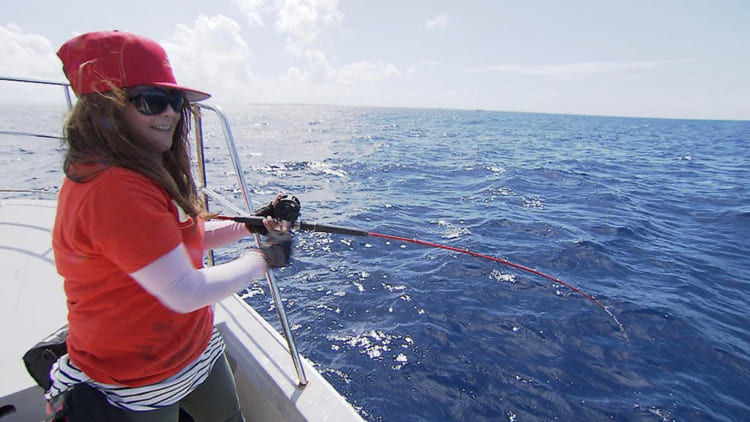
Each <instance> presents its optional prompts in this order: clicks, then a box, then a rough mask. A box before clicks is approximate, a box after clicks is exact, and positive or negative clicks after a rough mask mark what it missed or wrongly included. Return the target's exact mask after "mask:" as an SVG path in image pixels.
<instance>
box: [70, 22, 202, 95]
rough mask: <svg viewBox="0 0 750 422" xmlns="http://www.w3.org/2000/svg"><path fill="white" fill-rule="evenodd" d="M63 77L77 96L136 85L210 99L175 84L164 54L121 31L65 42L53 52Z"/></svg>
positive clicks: (153, 44)
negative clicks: (55, 53) (59, 61)
mask: <svg viewBox="0 0 750 422" xmlns="http://www.w3.org/2000/svg"><path fill="white" fill-rule="evenodd" d="M57 56H58V57H60V60H62V62H63V70H64V71H65V76H66V77H67V78H68V81H70V86H71V88H73V92H75V94H76V95H77V96H81V95H83V94H91V93H94V92H106V91H111V90H112V89H113V88H128V87H133V86H136V85H153V86H159V87H164V88H171V89H178V90H180V91H183V92H185V96H186V97H187V99H188V100H189V101H201V100H205V99H207V98H209V97H211V95H210V94H207V93H205V92H202V91H197V90H195V89H191V88H186V87H184V86H180V85H177V81H175V78H174V74H173V73H172V66H171V65H170V64H169V58H168V57H167V52H166V51H164V49H163V48H162V47H161V46H160V45H159V44H157V43H156V42H155V41H153V40H150V39H148V38H146V37H142V36H140V35H135V34H130V33H127V32H122V31H100V32H89V33H87V34H83V35H79V36H77V37H75V38H72V39H70V40H68V41H67V42H66V43H65V44H63V45H62V47H60V50H58V51H57Z"/></svg>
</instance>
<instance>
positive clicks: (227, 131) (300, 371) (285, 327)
mask: <svg viewBox="0 0 750 422" xmlns="http://www.w3.org/2000/svg"><path fill="white" fill-rule="evenodd" d="M199 108H205V109H208V110H211V111H213V112H214V113H216V115H217V116H218V117H219V121H220V122H221V127H222V130H223V132H224V139H225V140H226V143H227V148H228V149H229V154H230V155H231V157H232V165H233V166H234V171H235V174H236V175H237V182H238V184H239V187H240V190H241V191H242V197H243V198H244V200H245V207H246V208H247V211H248V212H249V213H250V214H253V212H254V208H253V204H252V201H251V200H250V195H249V193H248V188H247V183H246V182H245V176H244V173H243V170H242V165H241V163H240V159H239V154H238V153H237V147H236V145H235V143H234V137H233V135H232V129H231V127H230V126H229V121H228V120H227V118H226V117H225V116H224V113H223V112H222V111H221V109H220V108H219V107H218V106H210V105H207V104H199ZM204 186H205V183H204ZM254 236H255V243H256V244H257V245H258V246H260V237H259V236H258V235H257V234H255V235H254ZM266 280H267V281H268V286H269V289H270V290H271V296H272V298H273V302H274V306H275V307H276V313H277V314H278V316H279V321H280V322H281V329H282V331H283V334H284V337H285V339H286V342H287V345H288V346H289V354H290V355H291V357H292V361H293V363H294V368H295V370H296V371H297V379H298V384H299V385H300V386H304V385H307V382H308V381H307V377H306V376H305V370H304V368H303V367H302V361H301V359H300V356H299V352H298V351H297V345H296V344H295V343H294V337H293V334H292V330H291V328H290V326H289V320H288V319H287V316H286V311H285V310H284V304H283V303H282V301H281V292H280V291H279V288H278V285H277V284H276V280H275V278H274V276H273V272H272V271H271V270H270V269H269V270H267V271H266Z"/></svg>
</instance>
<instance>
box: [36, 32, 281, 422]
mask: <svg viewBox="0 0 750 422" xmlns="http://www.w3.org/2000/svg"><path fill="white" fill-rule="evenodd" d="M58 56H59V57H60V59H61V60H62V62H63V68H64V71H65V74H66V77H67V78H68V80H69V81H70V84H71V88H72V89H73V91H74V92H75V94H76V95H77V96H78V101H77V103H76V106H75V108H74V109H73V111H72V113H71V114H70V116H69V117H68V119H67V121H66V123H65V126H64V133H65V135H66V140H67V143H68V149H67V152H66V155H65V161H64V170H65V175H66V178H65V180H64V182H63V184H62V187H61V189H60V194H59V198H58V209H57V216H56V220H55V226H54V229H53V249H54V253H55V263H56V266H57V269H58V272H59V273H60V274H61V275H62V276H63V277H64V279H65V282H64V283H65V284H64V286H65V293H66V296H67V303H68V325H69V334H68V340H67V346H68V355H66V356H63V357H62V358H61V359H60V360H59V361H58V362H57V364H56V365H55V367H54V368H53V370H52V373H51V377H52V380H53V385H52V387H51V388H50V390H49V391H48V392H47V395H46V396H47V399H48V400H50V401H51V402H59V398H60V397H62V396H63V393H65V394H67V395H68V396H67V398H66V400H65V401H66V403H68V402H70V403H75V402H76V401H77V403H76V404H75V405H73V406H69V407H74V408H73V409H68V412H75V411H78V410H80V409H85V408H91V409H93V408H95V407H96V406H95V403H86V401H87V400H92V401H96V400H95V399H90V397H94V398H96V397H97V395H98V394H99V393H101V396H103V397H106V403H108V405H107V406H108V408H107V409H105V410H102V411H103V412H105V413H106V412H109V413H106V416H105V415H102V416H101V418H105V419H106V420H115V419H117V418H119V419H121V420H132V421H177V420H178V413H179V412H180V408H182V409H183V410H184V411H187V412H188V413H190V414H191V416H192V417H193V419H194V420H196V421H241V420H242V415H241V414H240V410H239V405H238V400H237V393H236V390H235V386H234V381H233V378H232V375H231V372H230V370H229V367H228V365H227V362H226V358H225V357H224V353H223V352H224V344H223V341H222V339H221V336H220V335H219V334H218V331H216V330H215V329H214V327H213V312H212V309H211V306H210V305H211V304H213V303H215V302H216V301H218V300H220V299H222V298H224V297H226V296H229V295H231V294H232V293H233V292H235V291H237V290H239V289H241V288H242V287H243V286H245V285H246V284H247V283H248V281H249V280H250V279H251V278H253V277H259V276H261V275H262V274H263V273H264V272H265V270H266V269H267V268H268V267H277V266H283V265H286V263H287V262H288V259H289V255H290V253H291V237H290V235H289V234H288V233H287V232H286V231H281V226H280V225H279V224H278V223H276V222H274V221H273V220H272V219H271V218H270V216H268V217H267V218H266V220H264V226H265V228H266V230H267V231H268V238H267V240H268V239H270V241H266V242H265V243H264V245H263V247H262V248H260V249H258V250H256V251H253V252H250V253H248V254H246V255H244V256H242V257H240V258H238V259H236V260H234V261H232V262H229V263H226V264H222V265H218V266H215V267H211V268H202V259H203V253H204V250H206V249H209V248H215V247H218V246H221V245H225V244H228V243H230V242H233V241H236V240H238V239H240V238H242V237H243V236H246V235H248V230H247V228H246V227H245V226H244V225H242V224H239V223H232V222H229V223H226V222H219V223H217V222H209V223H206V224H204V221H203V219H202V217H201V213H202V210H201V207H200V203H199V201H198V198H197V193H196V187H195V183H194V181H193V178H192V175H191V172H190V160H189V156H188V146H187V145H188V144H187V142H188V131H189V122H190V118H191V109H190V106H189V102H190V101H200V100H204V99H206V98H208V97H209V95H208V94H206V93H203V92H200V91H196V90H193V89H189V88H186V87H183V86H180V85H178V84H177V83H176V81H175V78H174V76H173V74H172V69H171V67H170V64H169V61H168V58H167V55H166V52H165V51H164V49H163V48H161V47H160V46H159V45H158V44H157V43H155V42H154V41H152V40H149V39H147V38H144V37H141V36H138V35H134V34H129V33H125V32H120V31H104V32H93V33H88V34H83V35H80V36H77V37H75V38H73V39H71V40H69V41H68V42H66V43H65V44H64V45H63V46H62V47H61V48H60V50H59V51H58ZM273 205H274V204H272V205H271V207H270V208H267V213H266V214H273V212H274V209H273ZM74 386H75V387H74ZM71 387H73V388H71ZM89 387H93V389H92V388H89ZM66 391H67V393H66ZM76 391H78V392H79V393H76ZM92 391H94V394H93V395H91V392H92ZM81 401H83V402H84V403H81ZM99 401H100V402H102V403H103V402H104V401H103V400H99ZM70 403H69V404H70ZM99 404H101V403H99ZM107 406H105V407H107ZM87 420H88V419H87Z"/></svg>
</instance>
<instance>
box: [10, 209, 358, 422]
mask: <svg viewBox="0 0 750 422" xmlns="http://www.w3.org/2000/svg"><path fill="white" fill-rule="evenodd" d="M55 210H56V201H54V200H44V199H0V266H2V268H3V271H2V274H3V275H2V280H1V281H2V286H3V289H2V295H0V317H1V318H2V321H3V324H2V333H0V335H2V338H3V347H1V348H0V365H1V366H0V374H2V375H0V408H1V407H2V406H6V405H13V406H15V408H16V411H15V412H14V413H11V414H8V415H6V416H3V417H2V422H13V421H24V422H26V421H40V420H42V419H43V418H44V401H43V391H42V389H41V388H40V387H38V386H36V384H35V383H34V381H33V380H32V378H31V377H30V376H29V375H28V373H27V372H26V368H25V367H24V364H23V361H22V359H21V358H22V356H23V354H24V353H25V352H26V350H28V349H29V348H30V347H32V346H33V345H34V344H36V343H37V342H39V341H41V340H42V339H43V338H44V337H46V336H47V335H48V334H50V333H52V332H53V331H55V330H56V329H58V328H59V327H61V326H62V325H64V324H65V322H66V313H67V312H66V307H65V295H64V292H63V283H62V279H61V277H60V276H59V275H58V274H57V271H56V270H55V266H54V256H53V253H52V247H51V231H52V225H53V223H54V215H55ZM214 309H215V311H216V312H215V313H216V318H215V325H216V326H217V327H218V329H219V330H220V331H221V333H222V335H223V337H224V340H225V343H226V345H227V356H228V358H229V361H230V365H231V366H232V369H233V372H234V374H235V380H236V382H237V390H238V394H239V397H240V402H241V406H242V409H243V414H244V415H245V419H246V420H247V421H248V422H250V421H362V420H363V419H362V417H361V416H360V415H359V414H358V413H357V411H356V410H355V409H354V407H353V406H352V405H351V404H350V403H349V402H347V401H346V399H345V398H344V397H343V396H342V395H341V394H339V393H338V392H337V391H336V390H335V389H334V388H333V386H332V385H331V384H330V383H328V381H326V380H325V378H323V376H322V375H321V374H320V373H319V372H318V371H317V370H316V369H315V368H314V367H313V365H312V364H311V363H310V362H309V361H308V360H307V359H305V358H302V359H301V361H302V366H303V368H304V371H305V374H306V375H307V378H308V384H307V385H306V386H304V387H301V386H299V385H298V382H297V377H296V373H295V368H294V364H293V361H292V359H291V358H290V355H289V351H288V347H287V346H286V344H285V341H284V339H283V338H282V337H281V335H280V334H279V333H278V332H276V330H274V329H273V327H271V326H270V324H268V323H267V322H266V321H265V320H264V319H263V318H262V317H261V316H260V315H259V314H258V313H257V312H255V310H253V309H252V308H251V307H250V306H249V305H247V304H246V303H245V302H244V301H243V300H242V299H241V298H239V297H238V296H237V295H233V296H231V297H229V298H227V299H225V300H223V301H221V302H220V303H218V304H216V306H215V307H214Z"/></svg>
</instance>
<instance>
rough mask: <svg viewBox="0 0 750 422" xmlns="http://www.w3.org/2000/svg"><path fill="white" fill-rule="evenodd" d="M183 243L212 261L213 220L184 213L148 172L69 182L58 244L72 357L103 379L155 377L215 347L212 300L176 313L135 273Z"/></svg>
mask: <svg viewBox="0 0 750 422" xmlns="http://www.w3.org/2000/svg"><path fill="white" fill-rule="evenodd" d="M181 219H182V220H183V221H182V222H181V221H180V220H181ZM181 242H182V243H184V244H185V246H186V247H187V249H188V251H189V253H190V256H191V259H192V262H193V265H194V266H195V268H200V267H202V257H203V221H201V220H200V219H198V221H194V220H193V219H192V218H189V217H188V218H187V219H185V218H181V217H180V213H179V212H178V207H177V206H176V204H175V203H174V202H173V201H172V200H171V198H170V197H169V195H168V194H167V192H166V191H165V190H164V189H163V188H161V187H160V186H159V185H158V184H156V183H155V182H153V181H152V180H151V179H149V178H147V177H145V176H143V175H141V174H140V173H137V172H134V171H131V170H127V169H124V168H119V167H112V168H109V169H106V170H104V171H102V172H101V173H100V174H99V175H97V176H96V177H95V178H94V179H92V180H91V181H88V182H86V183H76V182H73V181H72V180H70V179H67V178H66V179H65V180H64V182H63V185H62V188H61V189H60V194H59V197H58V204H57V216H56V220H55V226H54V229H53V233H52V246H53V249H54V253H55V264H56V266H57V271H58V272H59V273H60V275H62V276H63V277H64V279H65V293H66V295H67V303H68V325H69V334H68V354H69V355H70V359H71V361H72V362H73V364H75V365H76V366H78V367H79V368H80V369H81V370H82V371H83V372H84V373H85V374H86V375H88V376H89V377H91V378H92V379H93V380H95V381H98V382H102V383H107V384H118V385H125V386H131V387H135V386H142V385H148V384H153V383H155V382H158V381H161V380H163V379H165V378H168V377H170V376H172V375H174V374H176V373H177V372H178V371H179V370H181V369H182V368H183V367H185V366H186V365H187V364H189V363H190V362H192V361H193V360H195V359H196V358H197V357H198V356H199V355H200V354H201V353H202V352H203V350H204V349H205V348H206V346H207V345H208V341H209V339H210V338H211V331H212V329H213V313H212V310H211V307H210V306H206V307H204V308H201V309H198V310H196V311H194V312H190V313H187V314H180V313H177V312H174V311H171V310H170V309H169V308H167V307H165V306H164V305H162V303H161V302H159V300H158V299H157V298H156V297H154V296H152V295H151V294H149V293H148V292H147V291H146V290H144V289H143V288H142V287H141V286H140V285H139V284H138V283H137V282H136V281H135V280H134V279H132V278H131V277H130V276H129V275H128V274H130V273H132V272H135V271H136V270H138V269H140V268H142V267H144V266H146V265H147V264H149V263H151V262H153V261H154V260H156V259H157V258H159V257H161V256H163V255H164V254H166V253H167V252H169V251H171V250H173V249H174V248H176V247H177V246H178V245H179V244H180V243H181Z"/></svg>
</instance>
